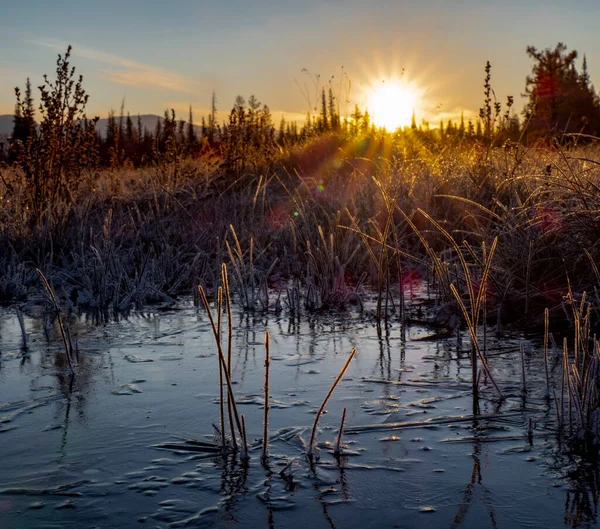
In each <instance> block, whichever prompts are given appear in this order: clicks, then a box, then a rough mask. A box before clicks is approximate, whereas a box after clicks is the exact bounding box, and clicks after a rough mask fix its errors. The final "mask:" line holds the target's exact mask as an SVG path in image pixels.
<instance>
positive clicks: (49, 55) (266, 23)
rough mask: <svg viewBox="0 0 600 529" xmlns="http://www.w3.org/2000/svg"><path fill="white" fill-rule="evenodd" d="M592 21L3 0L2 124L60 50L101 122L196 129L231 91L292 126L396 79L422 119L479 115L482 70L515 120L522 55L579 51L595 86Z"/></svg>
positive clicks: (525, 62) (493, 7) (342, 5)
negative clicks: (181, 117) (322, 89)
mask: <svg viewBox="0 0 600 529" xmlns="http://www.w3.org/2000/svg"><path fill="white" fill-rule="evenodd" d="M599 21H600V2H592V1H588V0H572V1H571V2H564V1H563V2H558V1H554V0H545V1H539V0H528V1H523V0H521V1H519V2H517V1H513V0H508V1H505V2H493V1H490V0H480V1H474V0H457V1H451V0H446V1H442V0H421V1H417V0H414V1H402V0H395V1H392V0H373V1H371V2H366V1H362V2H359V1H354V0H347V1H341V0H329V1H327V0H321V1H315V0H304V1H302V2H300V1H288V0H278V1H273V0H253V1H251V2H250V1H242V0H220V1H216V0H179V1H177V0H173V1H171V2H165V1H164V0H162V1H152V0H145V1H137V0H129V1H127V2H125V1H123V0H121V1H120V2H117V1H113V0H104V1H102V2H99V1H94V2H90V1H86V0H79V1H72V0H63V1H61V0H54V1H52V2H50V1H35V0H33V1H32V0H29V1H27V2H14V1H10V2H9V1H8V0H0V50H2V51H1V52H0V114H1V113H10V112H12V109H13V107H14V93H13V88H14V86H15V85H17V84H18V85H21V86H22V85H24V82H25V79H26V78H27V77H31V80H32V83H33V84H34V86H37V85H38V84H40V82H41V76H42V74H43V73H48V74H52V70H53V67H54V62H55V59H56V55H57V53H59V52H61V51H63V50H64V49H65V47H66V44H67V43H71V44H72V45H73V47H74V55H73V64H74V65H75V66H76V67H77V71H78V72H79V73H81V74H83V75H84V86H85V87H86V89H87V91H88V93H89V94H90V103H89V111H90V114H97V115H101V116H104V115H106V114H107V112H108V110H110V109H111V108H114V109H118V108H119V106H120V104H121V100H122V99H123V98H125V103H126V108H127V109H128V110H130V111H131V112H132V113H133V114H135V113H138V112H140V113H155V114H161V113H162V112H163V110H164V109H165V108H167V107H168V108H175V109H176V111H178V113H187V108H188V106H189V105H190V104H192V105H193V106H194V109H195V113H196V114H197V119H198V118H199V115H200V114H202V113H204V112H206V110H207V108H208V106H209V104H210V97H211V93H212V91H213V90H215V91H216V93H217V98H218V106H219V109H220V110H222V111H223V112H222V117H224V115H225V112H226V111H227V110H229V109H230V108H231V106H232V104H233V100H234V99H235V96H236V95H237V94H242V95H244V96H245V97H246V98H247V97H248V96H249V95H250V94H255V95H256V96H257V97H258V99H259V100H261V101H263V102H265V103H267V104H268V105H269V106H270V107H271V109H272V110H273V112H274V114H275V116H276V117H278V116H279V115H280V114H281V113H285V114H286V115H287V116H288V117H291V118H296V117H300V116H303V115H304V114H305V113H306V111H307V110H308V109H309V101H308V99H310V100H311V101H310V102H311V104H313V105H314V93H315V83H317V84H319V85H320V86H323V85H325V86H327V82H328V80H330V79H331V76H332V75H333V76H334V78H333V80H332V81H331V82H332V86H333V87H334V89H335V90H336V91H337V92H338V93H340V94H341V93H342V92H343V93H346V92H348V93H349V99H350V100H351V103H352V104H353V103H354V102H357V103H359V104H364V103H365V101H366V95H365V94H366V93H367V92H368V87H369V86H370V85H372V84H377V83H378V82H380V81H381V80H382V79H388V78H390V77H391V76H393V75H399V74H400V72H401V71H402V69H404V72H405V74H404V76H405V81H406V82H408V83H410V84H411V85H414V86H418V87H419V88H420V90H421V93H422V94H423V98H422V100H421V101H420V102H419V103H418V106H417V109H416V111H417V117H419V118H420V117H426V118H427V119H430V120H432V121H434V122H435V121H437V120H439V118H440V117H441V118H444V119H447V117H450V116H453V117H455V116H456V115H457V114H458V113H460V111H461V110H465V112H466V114H467V115H469V114H470V113H476V112H477V109H478V108H479V106H481V101H482V90H483V89H482V86H481V85H482V82H483V77H484V72H483V67H484V65H485V62H486V60H490V61H491V63H492V85H493V87H494V89H495V92H496V94H497V96H498V98H499V99H500V100H502V101H504V100H505V98H506V95H509V94H510V95H514V96H515V97H516V99H517V107H518V109H519V110H520V109H521V107H522V104H523V103H522V100H521V99H520V98H519V95H520V94H521V92H523V90H524V79H525V76H526V75H527V74H528V73H529V71H530V70H531V62H530V60H529V59H528V57H527V56H526V54H525V48H526V46H527V45H529V44H531V45H535V46H536V47H538V48H545V47H553V46H554V45H555V44H556V43H557V42H558V41H563V42H565V44H567V46H569V48H570V49H577V50H578V51H579V52H580V55H581V56H582V55H583V53H586V54H587V58H588V64H589V69H590V74H591V77H592V81H593V82H595V83H596V84H597V85H598V86H600V37H598V35H599V34H600V33H599V32H598V30H597V25H598V22H599ZM342 67H343V71H344V72H345V74H346V75H347V78H348V79H349V80H350V83H351V85H350V89H349V91H348V85H347V83H343V84H340V78H341V73H342ZM303 69H307V70H308V73H307V72H303V71H302V70H303ZM317 75H320V78H319V79H318V80H317V77H316V76H317ZM342 85H343V86H345V88H343V89H340V86H342ZM307 95H308V96H309V97H307Z"/></svg>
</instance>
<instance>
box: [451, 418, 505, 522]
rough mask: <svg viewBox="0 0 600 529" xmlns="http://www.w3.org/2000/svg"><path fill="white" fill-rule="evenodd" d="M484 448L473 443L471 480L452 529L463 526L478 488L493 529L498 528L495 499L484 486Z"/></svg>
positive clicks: (478, 442)
mask: <svg viewBox="0 0 600 529" xmlns="http://www.w3.org/2000/svg"><path fill="white" fill-rule="evenodd" d="M477 426H478V425H477V422H474V423H473V428H474V429H475V428H477ZM482 447H483V445H482V443H481V442H480V441H478V440H476V441H474V442H473V452H472V454H471V457H472V459H473V468H472V470H471V479H470V480H469V483H467V486H466V488H465V491H464V493H463V498H462V501H461V503H459V505H458V509H457V511H456V514H455V515H454V519H453V520H452V523H451V524H450V526H449V527H450V529H457V528H458V527H460V526H461V525H462V524H463V522H464V520H465V518H466V516H467V514H468V513H469V510H470V508H471V506H472V504H473V497H474V495H475V491H476V489H477V488H479V489H481V491H482V495H481V502H482V503H483V505H484V506H485V507H486V510H487V513H488V516H489V519H490V524H491V527H492V528H493V529H497V528H498V522H497V518H496V512H495V509H494V501H493V497H492V494H491V492H490V490H489V489H488V488H487V487H486V486H485V485H484V484H483V477H482V474H481V458H482Z"/></svg>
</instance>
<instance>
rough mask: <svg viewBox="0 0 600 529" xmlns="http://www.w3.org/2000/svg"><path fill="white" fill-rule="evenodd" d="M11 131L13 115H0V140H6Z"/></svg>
mask: <svg viewBox="0 0 600 529" xmlns="http://www.w3.org/2000/svg"><path fill="white" fill-rule="evenodd" d="M12 130H13V115H12V114H1V115H0V139H3V138H7V137H8V136H9V135H10V134H11V133H12Z"/></svg>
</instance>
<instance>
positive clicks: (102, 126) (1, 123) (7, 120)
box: [0, 114, 201, 141]
mask: <svg viewBox="0 0 600 529" xmlns="http://www.w3.org/2000/svg"><path fill="white" fill-rule="evenodd" d="M13 119H14V118H13V115H12V114H2V115H0V141H2V140H5V139H6V138H8V136H10V134H12V130H13ZM115 119H116V120H117V123H118V122H119V116H116V117H115ZM126 119H127V118H126V117H124V118H123V123H125V121H126ZM131 119H132V120H133V126H134V127H135V128H137V125H138V121H137V120H138V117H137V115H135V116H131ZM140 119H141V122H142V128H144V129H148V130H149V131H151V132H153V131H154V129H155V128H156V122H157V120H159V119H160V121H161V122H162V121H163V118H162V117H161V116H157V115H155V114H143V115H141V116H140ZM107 125H108V118H102V119H100V120H99V121H98V124H97V125H96V128H97V129H98V130H99V131H100V134H102V136H104V135H105V134H106V127H107ZM194 128H195V130H196V134H199V133H200V130H201V127H200V126H198V125H194Z"/></svg>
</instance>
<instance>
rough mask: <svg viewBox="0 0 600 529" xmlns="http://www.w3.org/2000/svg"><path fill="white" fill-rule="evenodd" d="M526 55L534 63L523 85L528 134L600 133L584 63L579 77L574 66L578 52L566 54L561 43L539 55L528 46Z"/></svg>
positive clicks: (599, 110) (599, 116)
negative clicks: (527, 98) (531, 132)
mask: <svg viewBox="0 0 600 529" xmlns="http://www.w3.org/2000/svg"><path fill="white" fill-rule="evenodd" d="M527 55H529V57H530V58H532V59H533V61H534V65H533V68H532V72H531V75H529V76H527V78H526V81H525V95H526V96H528V97H529V101H528V103H527V106H526V108H525V116H526V118H527V120H528V125H529V130H530V131H533V132H537V133H538V134H543V133H552V134H557V133H564V132H587V133H589V134H596V133H598V132H600V104H599V101H598V96H597V95H596V93H595V90H594V89H593V87H591V86H590V84H589V73H588V70H587V59H586V60H585V61H584V65H583V72H582V74H579V73H578V72H577V69H576V66H575V59H576V58H577V51H575V50H573V51H567V47H566V46H565V44H563V43H562V42H559V43H558V44H557V45H556V47H555V48H554V49H550V48H546V49H544V50H542V51H539V50H538V49H537V48H535V47H534V46H528V47H527Z"/></svg>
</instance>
